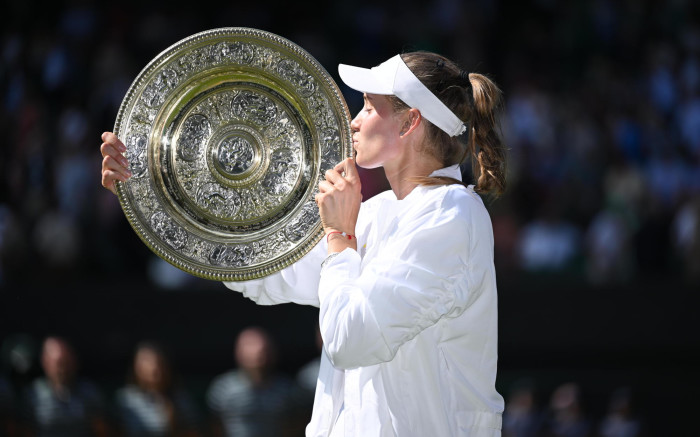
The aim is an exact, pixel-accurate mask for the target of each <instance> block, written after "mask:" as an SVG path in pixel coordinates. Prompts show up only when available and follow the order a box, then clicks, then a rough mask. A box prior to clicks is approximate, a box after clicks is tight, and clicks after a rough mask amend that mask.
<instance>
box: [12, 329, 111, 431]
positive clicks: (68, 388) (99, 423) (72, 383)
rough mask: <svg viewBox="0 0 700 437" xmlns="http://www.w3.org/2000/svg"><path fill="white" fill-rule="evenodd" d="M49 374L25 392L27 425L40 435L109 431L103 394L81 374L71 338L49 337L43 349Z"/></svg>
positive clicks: (42, 355)
mask: <svg viewBox="0 0 700 437" xmlns="http://www.w3.org/2000/svg"><path fill="white" fill-rule="evenodd" d="M41 365H42V367H43V369H44V373H45V377H42V378H39V379H37V380H35V381H34V382H33V383H32V384H31V385H30V386H29V387H27V390H26V393H25V408H26V419H27V426H28V429H29V432H30V435H33V436H36V437H87V436H96V437H102V436H106V435H107V424H106V421H105V410H104V402H103V398H102V395H101V394H100V392H99V391H98V389H97V387H96V386H95V385H93V384H92V383H91V382H89V381H87V380H85V379H82V378H79V377H78V374H77V370H78V361H77V357H76V355H75V352H74V351H73V349H72V348H71V346H70V344H68V342H67V341H66V340H64V339H62V338H60V337H53V336H51V337H48V338H46V340H45V341H44V345H43V349H42V353H41Z"/></svg>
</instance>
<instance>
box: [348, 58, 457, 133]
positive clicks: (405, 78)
mask: <svg viewBox="0 0 700 437" xmlns="http://www.w3.org/2000/svg"><path fill="white" fill-rule="evenodd" d="M338 73H339V74H340V78H341V79H342V80H343V82H345V84H346V85H347V86H349V87H350V88H352V89H354V90H357V91H360V92H362V93H368V94H382V95H394V96H396V97H398V98H399V99H401V101H403V102H404V103H405V104H407V105H408V106H410V107H411V108H416V109H418V110H419V111H420V113H421V115H422V116H423V117H425V119H426V120H428V121H430V122H431V123H433V124H434V125H435V126H437V127H438V128H440V129H442V130H443V131H445V132H447V134H448V135H450V136H451V137H454V136H457V135H461V134H462V133H464V131H465V130H466V129H467V127H466V126H465V125H464V123H463V122H462V120H460V119H459V117H457V116H456V115H455V114H454V112H452V111H451V110H450V108H448V107H447V106H446V105H445V104H444V103H442V101H440V99H438V98H437V96H435V94H433V93H432V92H431V91H430V90H429V89H428V88H427V87H426V86H425V85H423V83H422V82H421V81H420V80H418V78H417V77H416V76H415V75H414V74H413V72H412V71H411V70H410V69H409V68H408V66H407V65H406V63H405V62H404V61H403V59H401V55H396V56H394V57H393V58H391V59H389V60H388V61H386V62H383V63H382V64H380V65H378V66H376V67H373V68H370V69H368V68H360V67H353V66H352V65H345V64H340V65H338Z"/></svg>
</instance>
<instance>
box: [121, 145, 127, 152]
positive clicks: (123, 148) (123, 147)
mask: <svg viewBox="0 0 700 437" xmlns="http://www.w3.org/2000/svg"><path fill="white" fill-rule="evenodd" d="M119 151H120V152H122V153H123V152H126V146H125V145H124V144H120V145H119Z"/></svg>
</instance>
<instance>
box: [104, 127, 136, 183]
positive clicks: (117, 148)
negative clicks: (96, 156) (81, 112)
mask: <svg viewBox="0 0 700 437" xmlns="http://www.w3.org/2000/svg"><path fill="white" fill-rule="evenodd" d="M102 141H103V143H102V146H100V151H101V152H102V158H103V159H102V186H103V187H105V188H106V189H108V190H109V191H111V192H112V193H114V194H117V189H116V188H115V186H114V181H122V182H126V180H127V179H129V178H130V177H131V172H130V171H129V161H127V160H126V158H125V157H124V155H123V153H124V152H126V146H124V143H122V142H121V141H120V140H119V138H117V136H116V135H114V134H113V133H112V132H105V133H103V134H102Z"/></svg>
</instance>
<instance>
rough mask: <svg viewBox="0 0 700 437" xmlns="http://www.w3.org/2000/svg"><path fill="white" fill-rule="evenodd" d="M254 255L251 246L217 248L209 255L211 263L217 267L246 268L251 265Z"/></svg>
mask: <svg viewBox="0 0 700 437" xmlns="http://www.w3.org/2000/svg"><path fill="white" fill-rule="evenodd" d="M254 255H255V251H254V249H253V246H252V245H250V244H241V245H238V246H217V247H214V249H213V250H212V251H211V253H210V254H209V261H211V263H212V264H213V265H215V266H228V267H244V266H247V265H250V263H251V261H252V260H253V256H254Z"/></svg>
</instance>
